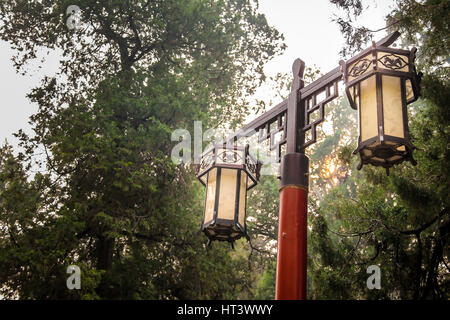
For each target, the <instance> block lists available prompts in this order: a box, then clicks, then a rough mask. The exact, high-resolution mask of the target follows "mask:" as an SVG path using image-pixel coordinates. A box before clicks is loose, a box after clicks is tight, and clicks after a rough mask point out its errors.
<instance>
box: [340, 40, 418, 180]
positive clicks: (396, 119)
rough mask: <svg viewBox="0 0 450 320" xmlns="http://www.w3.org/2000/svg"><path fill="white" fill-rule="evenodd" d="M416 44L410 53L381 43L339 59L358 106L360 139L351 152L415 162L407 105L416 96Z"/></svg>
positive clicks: (378, 160)
mask: <svg viewBox="0 0 450 320" xmlns="http://www.w3.org/2000/svg"><path fill="white" fill-rule="evenodd" d="M416 50H417V49H416V48H413V49H412V50H411V51H407V50H402V49H394V48H389V47H388V46H377V45H376V44H375V43H374V42H373V43H372V47H370V48H368V49H366V50H364V51H362V52H361V53H359V54H358V55H356V56H355V57H353V58H351V59H350V60H348V61H347V62H343V61H341V66H342V68H343V73H344V82H345V86H346V93H347V96H348V98H349V100H350V105H351V107H352V108H353V109H355V110H358V118H359V139H358V147H357V149H356V150H355V151H354V152H353V153H354V154H356V153H359V155H360V158H361V161H360V163H359V165H358V170H360V169H361V168H362V166H363V165H364V164H372V165H374V166H382V167H384V168H385V169H386V172H387V174H389V168H390V167H392V166H393V165H395V164H399V163H401V162H403V161H405V160H409V161H411V163H412V164H413V165H416V161H415V160H414V159H413V157H412V151H413V149H414V146H413V145H412V144H411V142H410V141H409V132H408V117H407V109H406V105H407V104H409V103H411V102H414V101H416V100H417V98H418V96H419V89H420V88H419V82H420V77H421V74H419V75H417V73H416V68H415V66H414V59H415V53H416Z"/></svg>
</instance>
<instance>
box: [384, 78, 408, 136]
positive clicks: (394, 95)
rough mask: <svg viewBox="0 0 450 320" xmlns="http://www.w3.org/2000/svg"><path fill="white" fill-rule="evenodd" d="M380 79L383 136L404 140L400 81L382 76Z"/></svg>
mask: <svg viewBox="0 0 450 320" xmlns="http://www.w3.org/2000/svg"><path fill="white" fill-rule="evenodd" d="M381 78H382V88H383V121H384V134H386V135H389V136H394V137H399V138H404V137H405V134H404V129H403V103H402V93H401V85H400V81H401V79H400V78H399V77H391V76H386V75H383V76H382V77H381Z"/></svg>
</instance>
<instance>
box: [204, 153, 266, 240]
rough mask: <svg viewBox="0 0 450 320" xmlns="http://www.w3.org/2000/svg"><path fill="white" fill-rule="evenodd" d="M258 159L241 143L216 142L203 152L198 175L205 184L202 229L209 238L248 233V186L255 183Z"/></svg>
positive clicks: (237, 237) (232, 238) (236, 237)
mask: <svg viewBox="0 0 450 320" xmlns="http://www.w3.org/2000/svg"><path fill="white" fill-rule="evenodd" d="M259 169H260V163H259V162H257V161H256V160H255V159H254V158H253V157H252V156H251V155H250V153H249V147H248V145H247V146H246V147H245V148H244V147H239V146H231V147H229V146H227V145H216V146H214V147H213V148H212V149H210V150H208V151H207V152H205V153H204V154H203V155H202V158H201V160H200V165H199V166H198V168H197V177H198V179H199V180H200V182H201V183H202V184H203V185H204V186H205V187H206V198H205V209H204V214H203V222H202V227H201V230H202V231H203V232H204V233H205V234H206V236H207V237H208V238H209V240H210V241H211V240H220V241H228V242H230V243H231V245H232V246H233V242H234V241H235V240H237V239H239V238H241V237H243V236H244V237H248V236H247V226H246V221H245V220H246V202H247V190H249V189H251V188H253V187H254V186H256V184H257V181H258V179H259Z"/></svg>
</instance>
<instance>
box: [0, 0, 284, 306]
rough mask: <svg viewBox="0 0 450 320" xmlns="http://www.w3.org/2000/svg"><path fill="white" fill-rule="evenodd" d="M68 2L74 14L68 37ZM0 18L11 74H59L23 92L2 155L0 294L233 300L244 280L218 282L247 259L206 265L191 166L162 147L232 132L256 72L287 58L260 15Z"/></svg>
mask: <svg viewBox="0 0 450 320" xmlns="http://www.w3.org/2000/svg"><path fill="white" fill-rule="evenodd" d="M69 5H77V6H78V8H79V9H80V12H79V13H80V17H79V21H77V23H76V24H74V22H73V21H70V23H71V24H74V25H76V26H77V28H68V23H69V21H68V20H67V18H71V17H68V16H67V9H68V7H69ZM69 13H70V12H69ZM0 17H1V20H2V24H1V27H0V35H1V39H2V40H4V41H7V42H9V43H10V44H11V46H12V48H14V49H15V50H16V52H17V54H16V55H15V56H14V57H13V60H14V63H15V66H16V67H17V70H18V71H20V72H27V66H28V64H29V62H30V61H33V59H36V58H42V57H43V58H45V55H46V52H47V51H48V50H56V51H57V52H59V53H60V57H61V58H60V69H59V72H58V74H56V75H54V76H48V77H46V78H45V79H43V80H42V84H41V86H39V87H37V88H34V89H33V90H32V91H31V92H30V94H29V98H30V100H31V101H32V102H35V103H37V104H38V107H39V109H38V112H37V113H36V114H35V115H33V116H32V117H31V124H32V126H33V130H34V133H35V134H34V135H33V136H27V135H26V134H25V133H24V132H22V131H20V132H18V133H17V136H18V137H20V139H21V147H22V150H20V152H18V153H16V154H15V153H14V152H13V151H12V150H11V147H10V146H8V145H5V146H4V147H3V148H2V149H1V153H0V155H1V158H0V164H1V165H0V186H1V187H0V188H1V189H0V194H1V198H0V230H1V234H0V265H1V267H0V283H1V284H2V285H1V286H0V290H1V293H2V294H3V295H4V296H6V297H19V298H21V299H27V298H31V299H36V298H51V299H56V298H76V299H79V298H86V299H92V298H128V299H166V298H177V299H183V298H184V299H188V298H189V299H195V298H236V297H238V295H239V294H245V290H244V291H243V290H241V289H238V288H245V285H246V283H247V282H248V281H249V280H246V279H249V278H250V277H245V274H243V273H230V272H228V271H227V270H230V269H243V268H241V267H240V266H241V265H246V261H245V259H242V258H239V257H236V258H235V259H232V260H230V259H228V253H227V251H226V250H224V249H225V248H223V249H220V248H218V250H214V251H207V252H205V243H204V239H203V238H202V237H200V235H198V234H197V233H196V232H197V230H198V229H199V221H200V217H201V213H202V207H201V203H202V201H201V200H200V198H201V196H202V192H201V189H200V186H198V185H197V184H195V183H193V181H194V175H193V170H192V167H191V166H189V165H187V164H178V165H176V164H174V163H173V162H172V160H171V158H170V151H171V148H172V147H173V143H172V142H171V141H170V134H171V132H172V131H173V130H175V129H177V128H185V129H190V128H191V127H192V126H193V121H194V120H203V121H204V123H205V124H206V125H210V126H214V125H217V124H219V123H220V122H223V121H225V120H227V119H231V115H232V116H233V119H234V121H236V122H239V121H240V119H242V115H243V114H245V113H244V112H245V110H246V108H247V104H246V98H245V97H246V96H248V94H250V93H251V92H252V90H254V88H255V87H256V86H257V85H258V83H259V82H260V81H262V80H263V79H264V74H263V72H262V66H263V65H264V63H265V62H266V61H268V60H269V59H271V58H272V57H273V56H274V55H276V54H278V53H280V52H281V51H282V50H283V49H284V44H283V42H282V41H283V38H282V36H281V35H280V34H279V33H278V32H277V31H276V30H275V29H274V28H272V27H270V26H269V25H268V24H267V22H266V20H265V17H264V16H263V15H261V14H259V13H258V12H257V7H256V3H254V2H250V1H243V0H236V1H234V0H233V1H215V0H211V1H196V0H192V1H172V0H169V1H166V0H165V1H142V0H136V1H132V0H129V1H115V0H110V1H102V2H98V1H87V0H80V1H47V0H43V1H34V0H30V1H2V2H1V4H0ZM39 154H42V155H43V157H44V159H42V156H39ZM36 161H38V162H40V163H38V164H37V167H38V168H39V169H38V171H39V172H37V173H35V174H31V171H30V169H31V168H32V167H33V168H36V163H35V162H36ZM69 264H76V265H78V266H79V267H80V268H81V271H82V287H81V290H73V291H70V290H67V287H66V283H65V281H66V278H67V276H68V275H67V274H66V268H67V266H68V265H69ZM243 270H245V269H243ZM219 288H220V290H219Z"/></svg>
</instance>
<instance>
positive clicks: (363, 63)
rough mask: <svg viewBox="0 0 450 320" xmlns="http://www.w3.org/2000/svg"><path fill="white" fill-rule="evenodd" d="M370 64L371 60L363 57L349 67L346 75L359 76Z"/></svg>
mask: <svg viewBox="0 0 450 320" xmlns="http://www.w3.org/2000/svg"><path fill="white" fill-rule="evenodd" d="M371 64H372V61H371V60H370V59H368V58H363V59H361V60H359V61H358V62H356V63H355V64H354V65H353V67H352V68H351V69H350V71H349V73H348V75H349V76H351V77H354V78H356V77H359V76H360V75H362V74H363V73H364V72H366V71H367V69H369V67H370V65H371Z"/></svg>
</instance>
